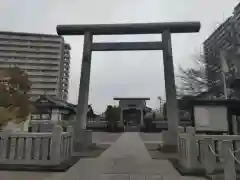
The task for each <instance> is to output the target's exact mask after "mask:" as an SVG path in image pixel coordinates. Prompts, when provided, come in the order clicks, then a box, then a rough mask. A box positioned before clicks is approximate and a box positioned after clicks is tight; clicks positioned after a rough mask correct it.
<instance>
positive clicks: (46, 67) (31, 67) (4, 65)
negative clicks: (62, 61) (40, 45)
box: [0, 64, 59, 73]
mask: <svg viewBox="0 0 240 180" xmlns="http://www.w3.org/2000/svg"><path fill="white" fill-rule="evenodd" d="M15 66H17V67H19V68H20V69H23V70H26V71H28V70H39V71H40V70H46V71H48V70H49V71H52V72H53V73H54V72H56V71H59V68H58V67H56V66H53V67H52V66H33V65H22V64H17V65H15ZM0 67H1V68H9V64H0Z"/></svg>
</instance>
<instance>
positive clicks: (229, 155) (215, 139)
mask: <svg viewBox="0 0 240 180" xmlns="http://www.w3.org/2000/svg"><path fill="white" fill-rule="evenodd" d="M179 132H180V134H179V143H178V144H179V145H178V148H179V149H178V153H179V164H180V165H181V166H182V167H184V168H185V169H188V170H195V171H198V170H204V171H205V173H206V174H212V173H214V172H216V171H223V172H224V176H225V179H227V180H235V179H236V171H238V170H239V169H240V165H239V164H240V135H206V134H196V133H195V131H194V128H193V127H187V128H186V129H185V132H184V128H183V127H180V128H179Z"/></svg>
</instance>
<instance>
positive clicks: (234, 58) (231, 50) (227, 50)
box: [203, 3, 240, 97]
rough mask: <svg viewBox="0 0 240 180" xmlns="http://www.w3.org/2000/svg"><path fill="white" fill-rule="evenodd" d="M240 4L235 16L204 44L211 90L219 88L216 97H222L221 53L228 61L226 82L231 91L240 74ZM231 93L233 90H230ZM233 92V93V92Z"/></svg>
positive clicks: (225, 22)
mask: <svg viewBox="0 0 240 180" xmlns="http://www.w3.org/2000/svg"><path fill="white" fill-rule="evenodd" d="M239 29H240V3H239V4H238V5H237V6H236V7H235V8H234V11H233V15H232V16H231V17H229V18H228V19H227V20H225V21H224V22H223V23H222V24H221V25H220V26H219V27H218V28H217V29H216V30H215V31H214V32H213V33H212V34H211V35H210V36H209V37H208V38H207V39H206V40H205V41H204V43H203V48H204V56H205V60H206V65H207V76H208V80H209V82H210V85H209V88H213V87H212V84H214V87H217V88H218V91H216V92H218V94H216V96H219V97H220V96H222V94H223V91H224V87H223V78H222V74H221V61H220V57H221V53H223V55H224V57H225V59H226V60H227V61H228V62H227V63H228V66H229V70H230V71H229V73H228V74H227V76H226V79H227V80H226V82H227V85H228V88H229V89H230V86H229V85H230V84H231V82H232V80H233V78H236V77H237V76H239V75H240V74H239V72H240V63H239V58H240V48H239V47H240V46H239V45H240V38H239V37H240V36H239ZM230 91H231V90H230ZM231 92H233V91H231Z"/></svg>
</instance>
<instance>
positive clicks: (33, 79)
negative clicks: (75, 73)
mask: <svg viewBox="0 0 240 180" xmlns="http://www.w3.org/2000/svg"><path fill="white" fill-rule="evenodd" d="M28 79H29V81H31V82H35V83H37V82H39V83H41V82H48V83H56V82H57V81H58V79H57V78H28Z"/></svg>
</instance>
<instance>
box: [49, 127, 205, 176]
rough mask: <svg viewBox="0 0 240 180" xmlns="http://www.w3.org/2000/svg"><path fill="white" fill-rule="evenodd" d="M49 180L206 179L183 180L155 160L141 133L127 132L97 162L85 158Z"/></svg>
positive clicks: (166, 162)
mask: <svg viewBox="0 0 240 180" xmlns="http://www.w3.org/2000/svg"><path fill="white" fill-rule="evenodd" d="M45 180H205V178H196V177H183V176H181V175H180V174H179V173H178V172H177V171H176V170H175V169H174V168H173V167H172V165H171V163H170V162H169V161H168V160H153V159H151V157H150V156H149V153H148V151H147V149H146V147H145V145H144V143H143V141H142V140H141V138H140V136H139V133H136V132H128V133H124V134H123V135H122V136H121V137H120V138H119V139H118V140H117V141H116V142H115V143H114V144H113V145H112V146H111V147H110V148H109V149H108V150H106V151H105V152H104V153H103V154H102V155H101V156H100V157H99V158H97V159H81V160H80V161H79V162H78V163H77V164H76V165H75V166H73V167H72V168H70V169H69V170H68V172H66V173H64V174H58V175H56V176H52V177H51V178H47V179H45Z"/></svg>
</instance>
